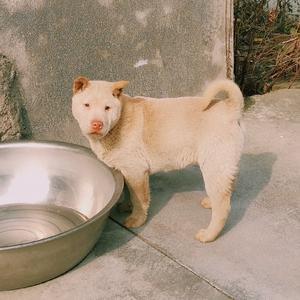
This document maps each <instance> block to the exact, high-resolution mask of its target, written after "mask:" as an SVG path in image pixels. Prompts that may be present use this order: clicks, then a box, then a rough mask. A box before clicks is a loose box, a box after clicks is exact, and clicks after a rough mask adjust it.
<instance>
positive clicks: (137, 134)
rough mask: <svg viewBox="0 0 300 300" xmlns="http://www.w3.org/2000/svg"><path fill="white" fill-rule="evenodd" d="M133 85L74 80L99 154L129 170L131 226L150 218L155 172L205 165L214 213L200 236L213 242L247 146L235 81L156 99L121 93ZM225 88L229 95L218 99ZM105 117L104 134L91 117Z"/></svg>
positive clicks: (85, 127)
mask: <svg viewBox="0 0 300 300" xmlns="http://www.w3.org/2000/svg"><path fill="white" fill-rule="evenodd" d="M127 84H128V82H126V81H121V82H116V83H111V82H105V81H89V80H87V79H85V78H79V79H77V80H75V82H74V86H73V91H74V95H73V99H72V111H73V115H74V117H75V118H76V120H77V121H78V123H79V125H80V128H81V131H82V133H83V134H84V135H85V136H86V137H87V139H88V140H89V142H90V145H91V148H92V150H93V151H94V152H95V154H96V155H97V157H98V158H99V159H100V160H102V161H104V162H105V163H106V164H107V165H109V166H110V167H112V168H116V169H118V170H120V171H121V172H122V174H123V175H124V177H125V180H126V182H127V185H128V187H129V190H130V194H131V201H132V204H133V211H132V214H131V215H130V216H129V217H128V218H127V220H126V221H125V225H126V226H128V227H138V226H141V225H143V224H144V223H145V221H146V218H147V212H148V208H149V204H150V194H149V175H150V174H152V173H155V172H158V171H168V170H173V169H180V168H184V167H186V166H188V165H190V164H196V163H198V164H199V166H200V169H201V171H202V174H203V178H204V182H205V189H206V192H207V195H208V197H207V198H205V199H203V200H202V202H201V203H202V205H203V206H204V207H205V208H212V218H211V222H210V224H209V226H208V227H207V228H206V229H201V230H200V231H199V232H198V233H197V235H196V238H197V239H199V240H200V241H202V242H209V241H213V240H214V239H215V238H216V237H217V236H218V234H219V233H220V232H221V230H222V229H223V227H224V225H225V222H226V220H227V217H228V214H229V212H230V198H231V193H232V188H233V182H234V179H235V176H236V173H237V171H238V163H239V160H240V155H241V152H242V147H243V133H242V130H241V127H240V125H239V119H240V117H241V110H242V107H243V96H242V94H241V92H240V89H239V88H238V86H237V85H236V84H235V83H233V82H232V81H230V80H221V81H216V82H213V83H211V84H210V85H209V86H208V87H207V89H206V90H205V92H204V95H203V97H182V98H166V99H153V98H146V97H134V98H132V97H130V96H127V95H125V94H123V93H122V89H123V88H125V87H126V85H127ZM219 92H225V93H227V98H226V99H225V100H220V101H216V100H215V98H216V96H217V94H218V93H219ZM86 104H88V105H89V107H86ZM93 121H101V122H102V123H103V128H102V129H101V132H99V134H91V130H90V128H91V122H93Z"/></svg>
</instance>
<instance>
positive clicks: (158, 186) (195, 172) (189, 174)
mask: <svg viewBox="0 0 300 300" xmlns="http://www.w3.org/2000/svg"><path fill="white" fill-rule="evenodd" d="M275 161H276V155H275V154H273V153H270V152H266V153H260V154H243V155H242V159H241V165H240V173H239V177H238V181H237V185H236V190H235V193H234V195H233V198H232V210H231V215H230V218H229V220H228V222H227V225H226V227H225V229H224V231H223V234H226V233H227V232H228V231H230V230H231V229H232V228H233V227H234V226H236V225H237V224H238V223H239V222H240V221H241V220H242V219H243V216H244V214H245V212H246V211H247V208H248V207H249V205H250V204H251V203H252V201H254V200H255V199H256V197H257V195H258V194H259V193H260V192H261V191H262V190H263V189H264V187H265V186H266V185H267V183H268V182H269V180H270V178H271V175H272V168H273V164H274V162H275ZM150 182H151V184H150V185H151V197H152V202H151V206H150V211H149V217H148V220H147V223H146V225H144V226H143V227H141V228H138V229H135V230H132V232H133V233H134V234H140V233H142V232H143V230H144V229H145V227H146V226H151V225H150V224H149V222H150V220H151V219H152V218H153V217H154V216H155V215H157V214H158V213H159V212H160V211H161V210H162V209H163V207H164V206H165V205H166V204H167V203H168V201H170V199H171V198H172V196H173V195H174V194H176V193H182V192H189V191H203V190H204V183H203V180H202V176H201V173H200V171H199V168H198V167H196V166H191V167H188V168H186V169H184V170H179V171H171V172H167V173H158V174H155V175H153V176H151V179H150ZM126 194H127V193H126ZM125 198H126V199H125V200H124V201H128V199H127V198H128V197H125ZM200 200H201V199H199V203H200ZM199 209H201V208H199ZM127 215H128V214H127V213H120V212H119V211H118V209H117V208H115V209H114V210H113V212H112V216H111V219H112V220H114V221H115V222H117V223H122V222H123V220H124V219H125V218H126V216H127ZM111 223H112V222H111V221H109V222H108V224H107V226H106V227H105V229H104V232H103V234H102V236H101V238H100V239H99V241H98V243H97V244H96V246H95V248H94V251H93V255H92V256H90V258H88V260H87V262H86V263H88V261H91V260H92V259H93V258H94V257H95V256H100V255H103V254H105V253H107V252H109V251H112V250H113V249H116V248H119V247H120V246H121V245H123V244H125V243H127V242H128V241H129V240H131V239H132V238H133V237H134V235H133V234H131V233H130V232H128V231H127V230H124V229H123V228H122V227H120V226H113V225H112V224H111ZM83 264H85V262H84V263H83Z"/></svg>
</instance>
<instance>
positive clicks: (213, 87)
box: [203, 79, 244, 111]
mask: <svg viewBox="0 0 300 300" xmlns="http://www.w3.org/2000/svg"><path fill="white" fill-rule="evenodd" d="M220 92H225V93H226V94H227V95H228V98H227V99H226V100H225V102H227V103H228V104H229V105H230V106H232V107H233V108H234V109H237V110H239V111H241V110H242V108H243V106H244V97H243V94H242V92H241V90H240V88H239V87H238V85H237V84H235V83H234V82H233V81H232V80H229V79H222V80H216V81H213V82H212V83H210V84H209V85H208V86H207V88H206V89H205V91H204V94H203V96H204V98H206V99H207V100H209V101H211V100H213V99H214V98H215V97H216V96H217V94H218V93H220Z"/></svg>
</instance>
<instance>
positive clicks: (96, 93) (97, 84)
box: [75, 80, 113, 100]
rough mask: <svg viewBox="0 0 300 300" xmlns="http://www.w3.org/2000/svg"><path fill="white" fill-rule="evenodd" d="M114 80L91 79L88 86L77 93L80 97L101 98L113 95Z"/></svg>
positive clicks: (76, 95) (77, 96)
mask: <svg viewBox="0 0 300 300" xmlns="http://www.w3.org/2000/svg"><path fill="white" fill-rule="evenodd" d="M112 91H113V82H108V81H98V80H97V81H96V80H90V81H89V84H88V86H87V87H86V89H85V90H83V91H82V92H79V93H78V94H75V97H76V98H79V99H86V98H88V99H90V100H93V99H95V100H101V99H105V98H107V97H108V96H112Z"/></svg>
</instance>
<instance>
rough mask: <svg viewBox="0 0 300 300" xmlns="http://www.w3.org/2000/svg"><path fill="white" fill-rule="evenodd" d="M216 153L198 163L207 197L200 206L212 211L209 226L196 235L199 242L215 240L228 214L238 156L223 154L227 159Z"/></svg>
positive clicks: (233, 153)
mask: <svg viewBox="0 0 300 300" xmlns="http://www.w3.org/2000/svg"><path fill="white" fill-rule="evenodd" d="M225 147H226V146H225ZM219 149H220V148H219ZM221 149H222V148H221ZM223 149H224V147H223ZM218 152H219V151H215V153H209V159H205V160H204V161H203V160H202V161H200V162H199V165H200V168H201V171H202V175H203V179H204V183H205V189H206V192H207V195H208V198H205V199H204V200H202V202H201V204H202V205H203V206H204V207H206V208H209V207H210V206H211V209H212V214H211V221H210V224H209V225H208V227H207V228H206V229H201V230H200V231H199V232H198V233H197V235H196V239H198V240H200V241H201V242H211V241H213V240H215V239H216V238H217V236H218V235H219V233H220V232H221V231H222V229H223V228H224V226H225V223H226V220H227V218H228V216H229V213H230V207H231V206H230V199H231V194H232V188H233V183H234V179H235V174H236V172H237V165H238V160H239V155H238V154H237V153H236V152H235V151H231V153H230V151H228V152H227V153H226V152H225V153H226V154H227V157H226V156H225V157H224V156H223V155H220V153H218Z"/></svg>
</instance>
